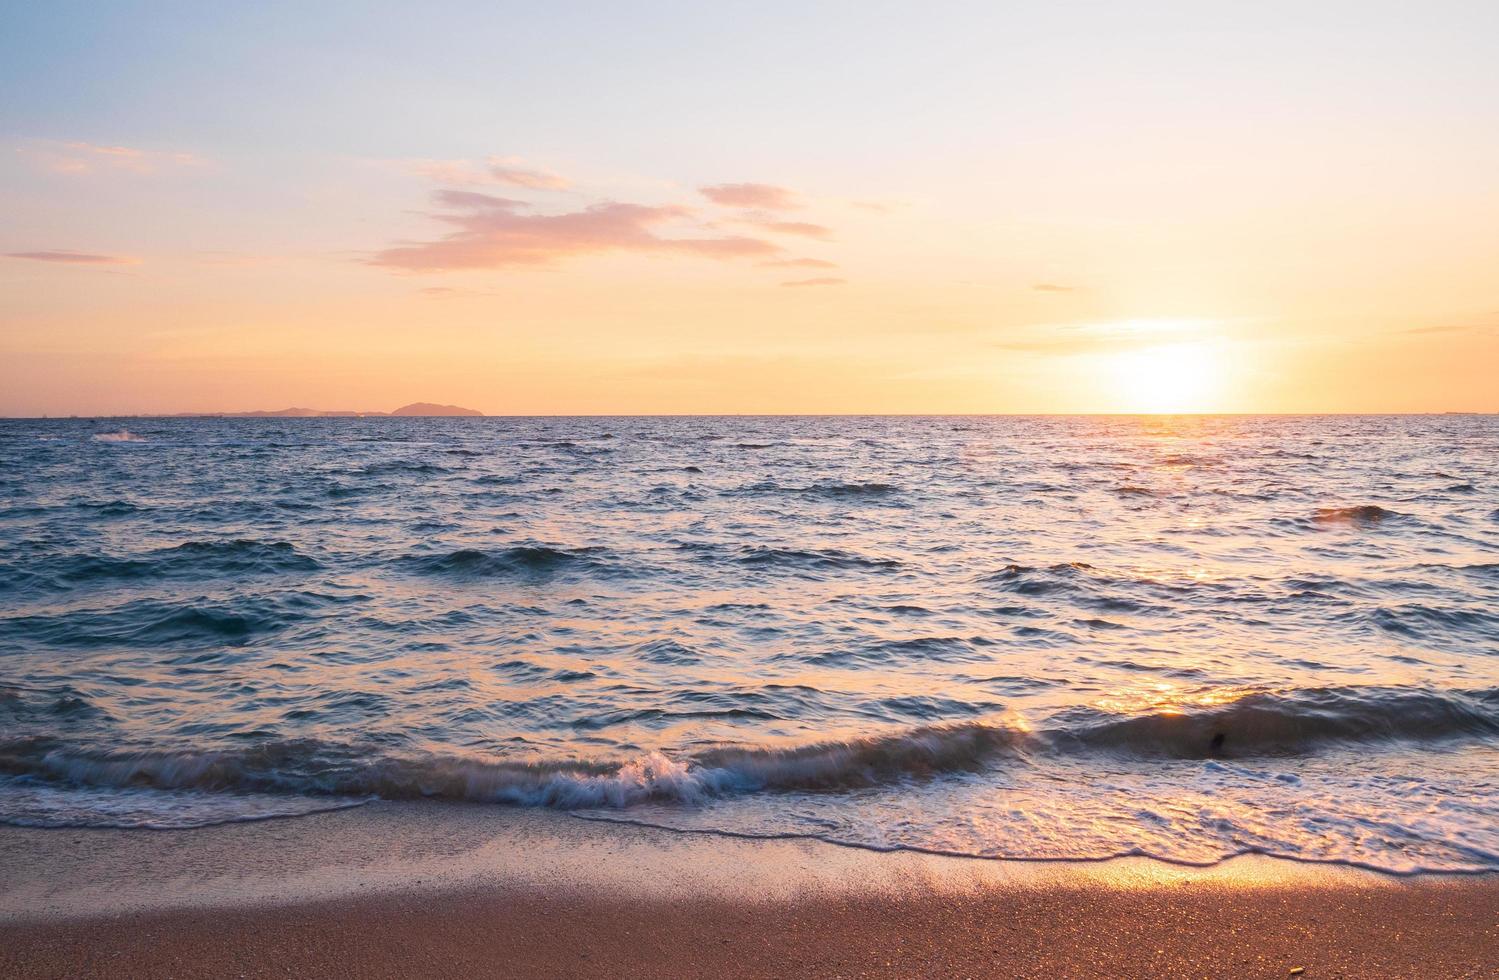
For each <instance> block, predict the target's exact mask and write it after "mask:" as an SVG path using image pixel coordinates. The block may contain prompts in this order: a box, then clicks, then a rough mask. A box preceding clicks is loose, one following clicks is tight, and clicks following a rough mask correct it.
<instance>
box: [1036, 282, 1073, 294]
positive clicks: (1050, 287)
mask: <svg viewBox="0 0 1499 980" xmlns="http://www.w3.org/2000/svg"><path fill="white" fill-rule="evenodd" d="M1031 288H1032V289H1034V290H1035V291H1036V292H1038V293H1074V292H1077V287H1075V286H1060V285H1058V284H1056V283H1054V282H1038V283H1036V284H1035V285H1034V286H1032V287H1031Z"/></svg>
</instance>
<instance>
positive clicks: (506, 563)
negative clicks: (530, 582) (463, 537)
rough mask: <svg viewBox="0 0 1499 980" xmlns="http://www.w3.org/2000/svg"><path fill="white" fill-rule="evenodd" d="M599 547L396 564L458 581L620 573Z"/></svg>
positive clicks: (461, 554) (411, 558) (505, 551)
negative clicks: (610, 563) (605, 559)
mask: <svg viewBox="0 0 1499 980" xmlns="http://www.w3.org/2000/svg"><path fill="white" fill-rule="evenodd" d="M604 555H605V549H603V548H599V547H585V548H553V547H549V546H546V545H516V546H514V547H509V548H502V549H499V550H495V551H481V550H478V549H475V548H463V549H460V550H458V551H452V552H448V553H447V554H439V555H408V556H407V557H405V558H401V559H398V560H397V562H396V564H397V565H398V566H399V567H401V568H404V569H406V570H408V571H410V572H412V573H414V574H418V575H438V576H443V577H446V578H455V579H485V578H521V579H524V578H550V577H554V576H564V575H579V574H588V573H600V572H611V571H613V572H617V571H618V569H615V568H611V566H609V565H608V564H607V563H606V562H605V561H604Z"/></svg>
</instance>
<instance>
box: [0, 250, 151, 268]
mask: <svg viewBox="0 0 1499 980" xmlns="http://www.w3.org/2000/svg"><path fill="white" fill-rule="evenodd" d="M5 257H6V258H8V259H30V260H31V261H33V262H57V263H61V264H63V265H138V264H139V263H140V259H137V258H132V257H130V256H128V255H97V254H95V253H92V252H67V251H61V250H44V251H40V252H7V253H5Z"/></svg>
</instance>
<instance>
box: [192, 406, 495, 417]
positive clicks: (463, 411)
mask: <svg viewBox="0 0 1499 980" xmlns="http://www.w3.org/2000/svg"><path fill="white" fill-rule="evenodd" d="M483 414H484V413H483V412H480V411H476V410H475V409H472V408H462V407H460V406H458V405H438V404H435V403H433V402H412V403H411V404H410V405H402V406H401V407H400V408H398V409H396V410H395V411H393V412H355V411H325V410H323V409H318V408H282V409H277V410H275V411H265V410H261V411H256V412H179V413H177V416H176V417H178V418H225V419H326V418H356V419H362V418H394V417H397V416H403V417H425V418H430V417H436V416H450V415H463V416H482V415H483Z"/></svg>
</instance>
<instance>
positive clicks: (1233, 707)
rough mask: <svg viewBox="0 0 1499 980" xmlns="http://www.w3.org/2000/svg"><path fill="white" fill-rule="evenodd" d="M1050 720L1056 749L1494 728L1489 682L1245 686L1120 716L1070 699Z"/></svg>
mask: <svg viewBox="0 0 1499 980" xmlns="http://www.w3.org/2000/svg"><path fill="white" fill-rule="evenodd" d="M1057 722H1060V723H1061V724H1060V725H1056V724H1055V723H1057ZM1052 723H1053V726H1054V727H1050V728H1048V730H1047V739H1048V741H1049V742H1050V744H1051V745H1052V746H1053V747H1054V748H1057V749H1060V750H1063V751H1081V750H1105V751H1110V752H1119V753H1124V754H1130V755H1146V756H1165V757H1168V758H1176V759H1206V758H1213V757H1216V756H1229V757H1232V756H1259V755H1300V754H1305V753H1309V752H1313V751H1316V750H1317V749H1319V748H1322V747H1324V746H1326V745H1328V744H1330V743H1371V742H1395V741H1415V742H1429V741H1442V740H1450V739H1461V738H1491V737H1493V736H1495V735H1496V734H1499V689H1488V690H1478V691H1450V692H1437V691H1428V690H1417V689H1399V688H1310V689H1303V690H1296V691H1289V692H1254V693H1250V694H1246V695H1244V696H1242V697H1240V698H1237V699H1235V700H1233V701H1230V702H1228V703H1225V704H1218V705H1214V704H1208V705H1201V706H1197V705H1190V704H1187V705H1183V706H1181V707H1180V708H1173V709H1171V710H1161V711H1152V712H1146V713H1142V714H1134V715H1124V716H1120V715H1110V714H1108V713H1105V712H1100V711H1098V710H1097V709H1094V708H1075V709H1069V710H1067V711H1064V712H1062V713H1060V714H1059V715H1058V716H1057V717H1055V718H1053V719H1052Z"/></svg>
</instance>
